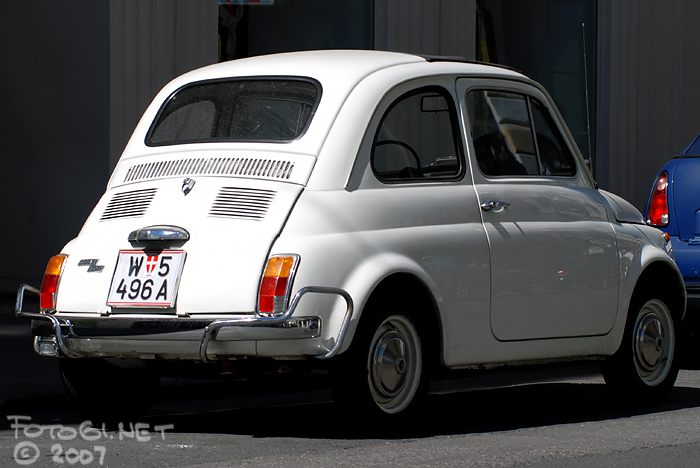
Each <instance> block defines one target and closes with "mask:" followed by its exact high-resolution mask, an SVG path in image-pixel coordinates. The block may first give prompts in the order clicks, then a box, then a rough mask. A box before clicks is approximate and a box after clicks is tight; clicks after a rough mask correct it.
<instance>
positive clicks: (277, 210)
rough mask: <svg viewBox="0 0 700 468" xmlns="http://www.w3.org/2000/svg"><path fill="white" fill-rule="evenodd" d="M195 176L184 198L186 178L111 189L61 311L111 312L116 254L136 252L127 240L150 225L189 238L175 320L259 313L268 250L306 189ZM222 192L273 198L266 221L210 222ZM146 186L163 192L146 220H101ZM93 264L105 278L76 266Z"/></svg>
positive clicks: (68, 276) (92, 223)
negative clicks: (267, 193)
mask: <svg viewBox="0 0 700 468" xmlns="http://www.w3.org/2000/svg"><path fill="white" fill-rule="evenodd" d="M194 178H195V180H196V181H197V183H196V184H195V186H194V188H193V189H192V191H191V192H190V193H189V194H188V195H186V196H185V195H184V194H183V193H182V191H181V186H182V178H168V179H161V180H156V181H147V182H140V183H135V184H131V185H129V186H128V187H120V188H118V189H113V190H110V191H108V192H107V193H106V194H105V196H104V197H103V199H102V200H101V201H100V203H99V204H98V205H97V207H96V209H95V211H94V212H93V214H92V216H91V217H90V219H89V220H88V222H87V223H86V224H85V226H84V227H83V230H82V231H81V234H80V236H79V237H78V239H77V241H76V242H75V244H74V245H73V247H72V251H71V256H70V257H69V262H68V264H67V266H66V268H65V271H64V274H63V277H62V279H61V286H60V288H61V289H60V294H59V298H58V304H57V305H58V310H59V311H65V312H91V311H96V310H99V311H101V310H107V309H108V308H107V307H106V305H105V302H106V297H107V296H106V291H107V290H108V288H109V284H110V281H111V277H112V273H113V271H114V267H115V262H116V258H117V254H118V251H119V250H120V249H129V248H132V246H131V244H130V243H129V242H128V240H127V239H128V235H129V233H130V232H131V231H133V230H136V229H139V228H143V227H147V226H152V225H158V224H170V225H175V226H179V227H182V228H184V229H186V230H187V231H188V232H189V233H190V236H191V238H190V240H189V241H188V242H186V243H185V244H184V245H183V246H182V247H181V248H182V249H183V250H185V251H186V252H187V260H186V262H185V266H184V269H183V273H182V278H181V281H180V290H179V293H178V298H177V304H176V310H177V312H178V314H184V313H191V314H197V313H235V312H240V313H251V312H254V311H255V309H256V305H257V293H258V286H259V281H260V277H261V275H262V269H263V268H264V265H265V262H266V261H267V255H268V253H269V249H270V245H271V244H272V242H273V240H274V239H275V237H276V236H277V235H278V234H279V232H280V230H281V228H282V226H283V224H284V222H285V220H286V218H287V215H288V213H289V211H290V209H291V207H292V205H293V204H294V202H295V201H296V199H297V197H298V195H299V193H300V191H301V188H300V187H299V186H297V185H294V184H289V183H280V182H270V181H263V180H259V181H256V180H249V179H240V178H222V177H213V176H210V177H197V176H195V177H194ZM221 187H241V188H257V189H264V190H272V191H274V192H276V194H275V197H274V200H273V202H272V203H271V204H270V207H269V210H268V212H267V214H266V216H265V219H264V220H262V221H254V220H246V219H244V220H240V219H230V218H223V217H212V216H209V210H210V208H211V206H212V204H213V202H214V200H215V199H216V196H217V194H218V192H219V189H220V188H221ZM145 188H157V189H158V191H157V192H156V195H155V197H154V199H153V201H152V203H151V206H150V207H149V209H148V211H147V212H146V214H145V215H144V216H142V217H136V218H123V219H114V220H108V221H100V217H101V216H102V213H103V211H104V208H105V207H106V205H107V203H108V202H109V200H110V199H111V198H112V196H113V195H114V194H115V193H122V192H127V191H131V190H139V189H145ZM95 258H98V259H100V262H99V264H100V265H104V266H105V268H104V271H103V272H102V273H87V268H86V267H78V266H77V264H78V261H79V260H80V259H95Z"/></svg>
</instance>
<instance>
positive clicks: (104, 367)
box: [59, 358, 160, 425]
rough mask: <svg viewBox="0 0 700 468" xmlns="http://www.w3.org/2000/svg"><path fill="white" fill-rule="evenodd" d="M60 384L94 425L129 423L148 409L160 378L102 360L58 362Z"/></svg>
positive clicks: (62, 360)
mask: <svg viewBox="0 0 700 468" xmlns="http://www.w3.org/2000/svg"><path fill="white" fill-rule="evenodd" d="M59 370H60V372H61V381H62V383H63V388H64V389H65V391H66V394H67V395H68V397H69V399H70V401H71V403H72V405H73V407H74V409H75V410H76V411H77V412H78V413H79V414H80V415H81V416H83V417H84V418H86V419H89V420H91V421H92V422H93V424H101V423H106V424H109V425H113V424H116V423H118V422H124V423H128V422H130V421H133V420H135V419H136V418H138V417H139V416H141V415H142V414H143V413H144V412H145V411H146V409H147V408H148V406H149V404H150V403H151V400H152V398H153V395H154V393H155V390H156V389H157V388H158V384H159V383H160V376H159V375H158V374H156V373H154V372H151V371H149V370H148V369H145V368H122V367H117V366H115V365H112V364H110V363H108V362H106V361H104V360H102V359H69V358H64V359H60V360H59Z"/></svg>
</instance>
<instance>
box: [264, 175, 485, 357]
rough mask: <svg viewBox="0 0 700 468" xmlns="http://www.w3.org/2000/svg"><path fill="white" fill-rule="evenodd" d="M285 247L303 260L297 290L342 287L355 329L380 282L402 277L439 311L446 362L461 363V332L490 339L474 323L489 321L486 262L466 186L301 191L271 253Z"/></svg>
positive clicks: (334, 325)
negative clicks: (422, 289)
mask: <svg viewBox="0 0 700 468" xmlns="http://www.w3.org/2000/svg"><path fill="white" fill-rule="evenodd" d="M338 207H342V209H338ZM289 249H294V252H295V253H299V254H300V255H301V258H302V262H301V266H300V268H299V270H298V273H297V278H296V281H295V285H294V287H295V289H298V288H301V287H303V286H304V285H307V284H320V285H324V286H330V285H338V286H339V287H342V288H344V289H346V290H347V291H348V292H349V293H350V294H351V295H352V297H353V300H354V302H355V305H356V307H357V312H356V315H355V317H354V320H353V324H356V323H357V320H359V319H361V313H362V306H363V305H364V303H365V302H366V300H367V298H368V296H369V294H370V293H371V292H372V290H373V289H374V287H376V285H377V284H378V283H379V282H380V281H381V280H382V279H384V278H386V277H387V276H389V275H391V274H395V273H408V274H410V275H413V276H415V277H416V278H418V279H419V280H421V282H423V284H424V285H425V286H426V288H427V289H428V290H429V291H430V293H431V295H432V296H433V297H434V300H435V302H436V306H437V307H438V308H439V311H440V320H441V322H442V330H443V339H444V341H445V343H446V344H447V349H446V350H445V360H446V361H447V362H449V363H451V364H452V363H457V362H461V361H462V360H463V359H465V356H464V354H463V348H464V346H465V340H464V339H463V338H464V333H465V331H466V330H467V329H471V332H470V333H474V335H481V336H485V337H488V336H490V331H489V325H488V320H484V319H482V320H481V321H480V322H479V320H477V319H473V318H472V317H475V316H477V317H482V318H486V317H487V316H488V291H489V273H488V266H489V260H488V246H487V243H486V236H485V234H484V231H483V228H482V225H481V221H480V215H479V209H478V205H477V203H476V198H475V195H474V191H473V189H472V188H471V187H470V186H468V185H465V184H462V183H451V184H445V183H439V184H422V185H413V186H401V185H395V186H388V187H385V188H383V189H369V190H358V191H354V192H346V191H325V192H310V191H305V192H304V193H303V194H302V196H301V197H300V199H299V201H298V202H297V204H296V206H295V208H294V211H293V212H292V214H291V216H290V218H289V221H288V222H287V225H286V227H285V230H284V232H283V234H282V236H281V237H280V239H279V240H278V241H277V242H276V243H275V246H274V249H273V250H274V251H275V252H278V251H279V252H284V251H289ZM397 293H398V294H408V293H410V291H400V292H397ZM310 312H311V311H310V310H309V311H301V310H300V311H299V312H298V315H306V314H308V313H310ZM475 324H476V325H475ZM328 325H329V329H330V330H335V329H337V328H338V327H339V326H340V324H339V322H338V321H337V320H336V319H333V320H331V321H329V324H328ZM477 325H478V326H477Z"/></svg>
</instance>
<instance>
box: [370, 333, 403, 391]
mask: <svg viewBox="0 0 700 468" xmlns="http://www.w3.org/2000/svg"><path fill="white" fill-rule="evenodd" d="M372 379H373V380H374V385H375V387H376V388H377V391H379V392H380V393H381V394H382V395H385V396H388V397H393V396H396V395H397V394H398V393H399V391H400V390H401V387H402V386H403V384H404V383H405V382H406V342H405V340H404V337H403V336H402V335H401V334H400V333H398V332H397V331H396V330H392V331H390V332H388V333H385V334H384V335H382V337H381V338H380V339H379V341H378V342H377V345H376V346H375V348H374V356H373V357H372Z"/></svg>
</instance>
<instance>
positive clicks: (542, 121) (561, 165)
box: [530, 99, 576, 176]
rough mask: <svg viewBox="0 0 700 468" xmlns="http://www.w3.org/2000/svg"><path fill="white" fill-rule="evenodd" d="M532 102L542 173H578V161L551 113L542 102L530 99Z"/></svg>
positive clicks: (554, 174) (561, 174)
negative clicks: (570, 150) (575, 160)
mask: <svg viewBox="0 0 700 468" xmlns="http://www.w3.org/2000/svg"><path fill="white" fill-rule="evenodd" d="M530 102H531V103H532V120H533V122H534V124H535V135H536V138H537V148H538V149H539V152H540V161H541V162H542V173H543V174H544V175H553V176H573V175H576V163H575V162H574V158H573V156H572V155H571V153H570V152H569V148H568V147H567V146H566V144H565V143H564V140H563V138H562V136H561V134H560V133H559V129H558V128H557V127H556V126H555V125H554V122H552V118H551V117H550V116H549V113H548V112H547V111H546V110H545V109H544V107H542V104H540V103H539V102H537V101H535V100H534V99H530Z"/></svg>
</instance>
